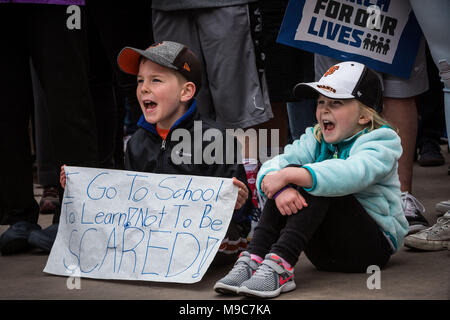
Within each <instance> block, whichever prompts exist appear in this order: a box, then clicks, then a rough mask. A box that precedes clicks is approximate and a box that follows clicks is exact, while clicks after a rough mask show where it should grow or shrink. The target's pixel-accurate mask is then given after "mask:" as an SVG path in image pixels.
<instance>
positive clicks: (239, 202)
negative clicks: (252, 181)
mask: <svg viewBox="0 0 450 320" xmlns="http://www.w3.org/2000/svg"><path fill="white" fill-rule="evenodd" d="M233 184H234V185H235V186H237V187H239V191H238V196H237V199H236V205H235V206H234V210H239V209H240V208H242V206H243V205H244V204H245V203H246V202H247V199H248V189H247V186H246V185H245V183H243V182H242V181H240V180H238V179H237V178H235V177H233Z"/></svg>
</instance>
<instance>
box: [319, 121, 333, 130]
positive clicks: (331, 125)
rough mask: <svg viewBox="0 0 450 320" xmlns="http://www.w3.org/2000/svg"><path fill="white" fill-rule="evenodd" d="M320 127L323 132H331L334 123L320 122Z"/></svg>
mask: <svg viewBox="0 0 450 320" xmlns="http://www.w3.org/2000/svg"><path fill="white" fill-rule="evenodd" d="M322 126H323V129H324V131H331V130H333V129H334V123H333V122H331V121H330V120H322Z"/></svg>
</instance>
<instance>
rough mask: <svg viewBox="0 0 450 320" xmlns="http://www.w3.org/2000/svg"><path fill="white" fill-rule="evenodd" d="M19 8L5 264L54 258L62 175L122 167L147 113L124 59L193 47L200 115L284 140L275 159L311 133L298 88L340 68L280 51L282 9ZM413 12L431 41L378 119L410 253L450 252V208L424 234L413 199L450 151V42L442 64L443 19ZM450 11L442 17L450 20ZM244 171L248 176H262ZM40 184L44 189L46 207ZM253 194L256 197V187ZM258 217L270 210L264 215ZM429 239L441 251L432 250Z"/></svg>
mask: <svg viewBox="0 0 450 320" xmlns="http://www.w3.org/2000/svg"><path fill="white" fill-rule="evenodd" d="M14 2H16V1H0V26H1V29H2V30H10V32H4V33H3V41H2V42H3V46H4V50H2V52H1V59H0V66H1V70H2V74H1V75H0V88H2V98H3V103H2V108H1V109H0V113H1V114H0V130H1V134H0V136H1V138H0V139H1V140H0V141H1V150H2V153H3V155H4V156H3V157H2V160H1V163H0V172H1V173H0V181H1V186H0V188H1V190H0V223H1V224H3V225H10V227H9V229H8V230H7V231H6V232H5V233H4V234H3V235H1V238H0V251H1V253H2V254H4V255H6V254H14V253H19V252H24V251H27V250H30V249H31V248H33V247H38V248H41V249H42V250H44V251H46V252H50V249H51V246H52V244H53V241H54V239H55V237H56V233H57V230H58V223H59V216H60V211H61V201H62V197H63V188H62V187H61V185H60V183H59V181H60V168H61V166H62V165H74V166H87V167H97V168H114V169H124V168H125V162H124V161H125V160H124V159H125V148H126V146H127V141H128V139H129V138H130V137H131V136H132V135H133V134H134V133H135V132H136V131H137V130H138V125H137V124H138V121H139V119H140V117H141V114H142V113H141V107H140V105H139V102H138V99H137V97H136V87H137V82H136V77H135V76H132V75H130V74H127V73H125V72H123V71H122V70H121V69H120V68H119V66H118V64H117V57H118V54H119V52H120V50H121V49H122V48H124V47H125V46H131V47H135V48H141V49H144V48H148V47H149V46H150V45H151V44H153V43H155V42H156V43H160V42H162V41H174V42H178V43H182V44H184V45H186V46H187V47H189V48H190V49H191V50H192V51H193V52H194V54H195V55H196V56H197V57H198V59H199V60H200V62H201V64H202V67H203V68H202V69H203V72H202V85H201V87H200V91H199V92H198V94H197V96H196V100H197V108H198V111H199V113H200V114H201V116H202V117H204V118H207V119H210V120H212V121H215V122H216V123H217V124H218V125H219V126H221V127H223V128H242V129H249V128H253V129H256V130H258V129H269V130H273V129H277V130H279V142H278V146H280V147H284V146H285V145H286V144H288V143H292V142H293V141H295V140H297V139H299V138H300V136H301V135H302V134H304V133H305V130H306V128H308V127H313V126H314V125H315V124H316V122H317V120H316V105H317V100H316V99H312V98H302V99H298V98H296V97H294V95H293V91H292V88H293V87H294V86H295V85H296V84H297V83H300V82H314V81H318V80H319V79H320V78H321V77H322V75H323V74H324V73H325V72H326V71H327V69H328V68H329V67H330V66H332V65H334V64H336V63H339V61H337V60H335V59H332V58H330V57H325V56H320V55H317V54H313V53H311V52H307V51H303V50H300V49H296V48H292V47H288V46H285V45H282V44H279V43H277V41H276V38H277V35H278V31H279V29H280V26H281V23H282V20H283V16H284V12H285V10H286V7H287V4H288V0H277V1H270V0H228V1H223V0H222V1H195V0H191V1H164V0H153V1H127V2H126V3H125V2H120V1H115V2H108V3H107V4H105V3H103V2H100V1H93V0H86V1H81V0H72V1H71V0H67V1H54V2H55V3H58V4H52V1H17V2H21V3H14ZM24 2H29V3H24ZM418 2H420V1H411V4H412V7H413V9H414V11H416V10H419V12H422V13H421V14H417V18H418V21H419V24H420V25H421V27H422V28H423V33H424V38H423V41H422V44H421V46H420V49H419V52H418V54H417V58H416V61H415V64H414V67H413V72H412V74H411V77H410V78H409V79H402V78H398V77H394V76H391V75H388V74H382V73H378V76H379V77H380V79H381V80H382V83H383V87H384V91H383V105H384V107H383V113H382V115H383V117H384V118H385V119H386V120H387V121H388V122H389V123H390V124H392V125H393V126H395V127H396V128H397V129H398V131H399V136H400V138H401V145H402V149H403V154H402V157H401V158H400V159H399V167H398V175H399V180H400V189H401V192H402V194H401V197H402V203H403V208H404V214H405V216H406V219H407V221H408V224H409V230H408V234H409V235H408V236H407V237H406V240H405V243H406V245H407V246H409V247H412V248H418V249H422V250H440V249H445V248H446V246H448V243H449V240H450V234H449V231H448V229H449V228H448V226H449V225H450V203H449V201H448V200H447V199H442V200H443V201H442V202H440V203H439V204H438V205H437V209H438V210H439V212H440V216H442V217H440V218H439V219H438V222H437V223H436V224H435V225H430V224H429V223H428V221H427V219H426V218H425V217H424V207H423V205H422V204H421V203H420V196H417V195H413V187H412V186H413V163H414V161H417V162H418V164H419V165H420V166H442V165H444V164H445V159H444V156H443V154H442V151H441V150H442V149H441V145H442V144H448V135H447V134H448V132H447V130H448V125H449V124H447V130H446V123H445V116H446V115H445V113H444V110H446V111H447V112H449V111H450V110H449V109H448V107H447V109H446V105H448V104H449V101H448V91H449V83H448V81H449V80H448V79H449V75H448V74H449V72H450V71H449V70H450V68H449V67H448V64H446V63H447V62H446V61H450V60H449V59H450V57H449V51H448V43H447V44H446V46H447V47H446V48H447V49H446V50H447V51H445V49H442V50H441V48H442V47H443V45H442V44H439V43H438V42H439V41H440V40H439V39H436V38H437V36H438V33H439V32H434V31H433V30H432V28H431V27H430V26H428V25H426V24H427V23H425V22H427V19H429V20H431V19H435V20H439V19H437V18H435V16H433V18H430V17H431V15H427V14H426V13H423V12H424V11H422V9H420V8H418V6H420V4H418ZM436 2H443V1H436ZM71 5H75V6H76V8H77V10H79V11H74V12H75V13H73V14H75V15H77V14H78V15H77V16H75V17H73V18H74V19H79V22H80V25H79V26H76V27H75V28H69V27H68V18H69V17H72V13H71V12H69V13H68V11H67V8H68V6H71ZM427 5H428V4H427ZM442 5H444V4H442ZM445 5H446V6H447V10H445V9H441V13H442V12H443V13H444V14H446V15H447V17H448V14H449V12H450V9H449V8H448V3H447V4H445ZM429 6H430V7H429V8H428V9H430V12H431V10H432V9H433V8H432V7H433V6H432V5H429ZM428 14H431V13H428ZM436 23H437V22H436ZM430 24H431V23H430ZM430 30H431V31H430ZM379 40H381V39H379ZM373 41H375V37H373V40H372V42H369V41H367V43H366V42H364V43H365V46H366V47H367V50H369V48H370V50H373V48H374V45H373ZM381 41H382V40H381ZM387 42H388V40H386V44H384V47H383V48H382V50H384V51H383V53H385V51H387V50H389V49H386V48H388V47H386V46H389V45H388V44H387ZM447 42H448V39H447ZM369 46H370V47H369ZM380 48H381V46H380V43H378V46H377V47H376V50H379V49H380ZM436 48H439V50H441V51H439V50H438V49H436ZM380 50H381V49H380ZM444 92H445V93H444ZM446 96H447V97H446ZM444 97H445V98H444ZM444 101H445V102H444ZM448 117H449V116H448V115H447V119H448ZM238 140H239V137H238ZM241 143H242V145H243V146H244V158H246V159H247V160H248V161H249V162H248V163H253V162H252V161H256V162H257V163H258V166H260V165H261V163H260V162H258V161H259V160H260V159H248V158H249V155H250V154H252V148H255V146H252V145H248V143H246V141H245V139H244V140H243V141H241ZM444 149H445V150H446V148H444ZM276 151H277V152H276V153H280V152H279V151H280V150H276ZM269 153H270V152H269ZM250 160H251V161H250ZM246 169H247V174H248V175H250V174H252V173H253V174H254V173H255V170H256V171H257V169H254V168H253V169H250V166H246ZM252 170H253V171H252ZM449 174H450V167H449ZM33 183H37V184H39V185H41V186H42V188H43V194H42V197H41V199H40V202H39V203H38V202H37V201H36V198H35V195H34V188H33ZM249 187H250V193H252V191H254V190H256V188H257V187H256V186H255V185H254V184H253V185H249ZM418 198H419V199H418ZM254 205H255V207H258V206H260V208H259V209H260V210H262V209H263V208H262V207H261V206H262V204H261V202H258V201H256V202H255V203H254ZM39 214H53V221H52V225H50V226H49V227H47V228H45V229H41V227H40V226H39V225H38V219H39ZM433 239H434V240H436V239H437V240H436V241H441V242H440V243H441V244H442V245H441V246H435V245H430V241H432V240H433ZM249 257H250V256H248V257H247V256H245V257H244V258H245V259H247V260H248V261H250V260H249V259H250V258H249ZM274 261H275V260H274ZM275 262H276V261H275Z"/></svg>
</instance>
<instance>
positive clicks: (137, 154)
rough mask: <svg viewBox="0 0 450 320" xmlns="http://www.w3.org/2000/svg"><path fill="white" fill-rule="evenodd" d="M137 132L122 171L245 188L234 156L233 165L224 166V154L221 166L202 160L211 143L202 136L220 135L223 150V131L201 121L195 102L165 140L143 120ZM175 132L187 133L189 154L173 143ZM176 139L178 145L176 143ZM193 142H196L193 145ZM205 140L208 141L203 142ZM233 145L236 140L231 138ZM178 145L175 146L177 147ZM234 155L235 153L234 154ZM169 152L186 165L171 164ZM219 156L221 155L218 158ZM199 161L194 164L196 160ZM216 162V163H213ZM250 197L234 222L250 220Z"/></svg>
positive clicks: (127, 152) (206, 121)
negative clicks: (233, 181) (216, 180)
mask: <svg viewBox="0 0 450 320" xmlns="http://www.w3.org/2000/svg"><path fill="white" fill-rule="evenodd" d="M138 127H139V129H138V130H137V131H136V132H135V133H134V134H133V136H132V137H131V138H130V140H128V144H127V148H126V153H125V169H126V170H132V171H139V172H150V173H163V174H183V175H197V176H210V177H224V178H232V177H236V178H237V179H239V180H240V181H242V182H244V183H245V184H246V185H247V175H246V173H245V169H244V166H243V165H242V164H239V163H238V162H237V152H235V153H234V154H235V157H234V159H233V161H234V163H231V164H226V163H225V162H226V155H227V154H226V153H225V152H226V150H224V151H223V164H222V163H220V162H219V161H218V163H213V164H207V163H205V161H203V160H202V157H203V152H204V150H205V148H206V147H207V146H208V145H209V144H211V143H212V141H203V134H204V132H205V131H206V130H208V129H217V130H220V131H221V132H222V137H223V145H224V148H225V145H226V144H225V130H222V129H220V128H219V127H218V124H217V123H215V122H212V121H210V120H207V119H203V118H202V117H201V116H200V114H199V113H198V111H197V107H196V100H194V101H193V103H192V104H191V106H190V107H189V109H188V110H187V111H186V113H185V114H184V115H183V116H182V117H181V118H180V119H178V120H177V121H176V122H175V123H174V125H173V126H172V127H171V128H170V130H169V133H168V135H167V137H166V140H163V139H162V138H161V137H160V135H159V134H158V132H157V131H156V127H155V125H153V124H151V123H148V122H147V121H146V120H145V118H144V116H141V118H140V119H139V122H138ZM176 129H184V130H187V131H188V132H189V137H190V139H191V141H190V146H191V148H190V150H186V149H182V148H180V147H179V144H180V143H181V142H182V141H183V140H182V139H183V138H176V139H175V137H174V139H172V135H173V133H174V131H175V130H176ZM178 139H179V141H178ZM194 140H196V141H194ZM205 140H208V139H205ZM233 141H234V142H235V138H233ZM177 145H178V146H177ZM234 151H236V150H234ZM172 152H173V153H174V154H175V155H178V156H179V157H184V158H185V159H186V160H190V161H186V162H188V163H181V164H175V163H174V162H173V161H172ZM219 156H220V155H219ZM196 159H200V160H202V161H201V163H199V164H196V163H195V160H196ZM216 160H218V159H216ZM250 204H251V193H250V192H249V200H248V201H247V204H246V205H245V206H243V207H242V209H241V210H239V212H235V215H234V216H233V219H234V220H235V221H236V222H240V221H243V220H249V214H250V211H251V205H250Z"/></svg>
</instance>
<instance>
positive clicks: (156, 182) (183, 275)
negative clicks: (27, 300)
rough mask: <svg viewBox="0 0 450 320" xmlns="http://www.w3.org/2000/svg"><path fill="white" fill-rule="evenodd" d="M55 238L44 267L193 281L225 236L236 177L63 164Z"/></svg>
mask: <svg viewBox="0 0 450 320" xmlns="http://www.w3.org/2000/svg"><path fill="white" fill-rule="evenodd" d="M65 171H66V177H67V184H66V189H65V192H64V200H63V206H62V208H61V218H60V223H59V229H58V234H57V237H56V241H55V243H54V245H53V247H52V250H51V253H50V256H49V258H48V261H47V265H46V266H45V269H44V272H47V273H52V274H56V275H65V276H67V275H70V274H71V273H72V272H73V270H74V269H77V270H78V269H79V271H80V276H81V277H88V278H100V279H124V280H125V279H126V280H147V281H162V282H180V283H194V282H198V281H200V280H201V279H202V277H203V275H204V274H205V272H206V270H207V269H208V267H209V265H210V263H211V262H212V260H213V258H214V256H215V254H216V252H217V250H218V249H219V246H220V243H221V242H222V239H223V238H224V236H225V233H226V231H227V228H228V225H229V223H230V220H231V217H232V215H233V210H234V206H235V203H236V198H237V190H238V188H237V187H236V186H234V185H233V183H232V180H231V179H227V178H214V177H202V176H184V175H166V174H152V173H143V172H133V171H121V170H110V169H94V168H81V167H68V166H66V167H65Z"/></svg>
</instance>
